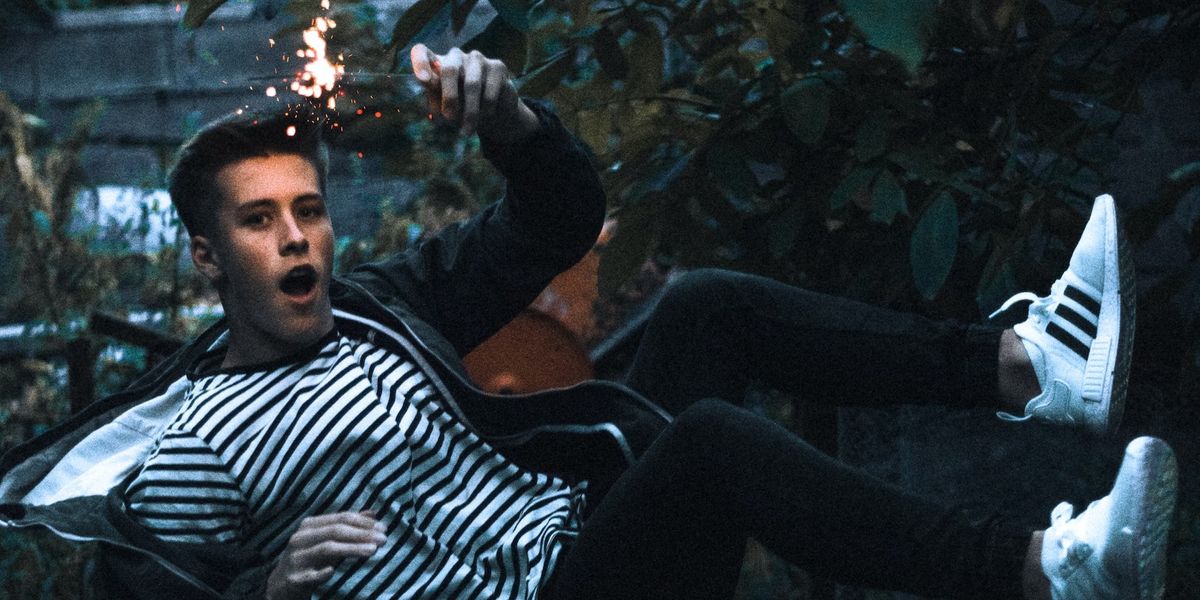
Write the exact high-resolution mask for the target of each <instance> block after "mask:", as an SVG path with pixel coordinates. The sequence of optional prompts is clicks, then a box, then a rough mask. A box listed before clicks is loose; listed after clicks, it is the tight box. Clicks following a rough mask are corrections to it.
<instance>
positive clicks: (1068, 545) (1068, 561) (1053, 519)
mask: <svg viewBox="0 0 1200 600" xmlns="http://www.w3.org/2000/svg"><path fill="white" fill-rule="evenodd" d="M1101 501H1102V500H1097V501H1095V502H1092V503H1091V504H1089V505H1088V507H1087V510H1085V511H1084V512H1083V513H1081V514H1080V515H1079V519H1078V520H1077V521H1076V522H1075V523H1072V522H1071V521H1072V519H1071V517H1072V516H1074V514H1075V507H1074V506H1072V505H1071V504H1070V503H1069V502H1063V503H1060V504H1059V505H1058V506H1056V507H1054V510H1053V511H1051V513H1050V525H1051V528H1052V529H1056V530H1058V539H1056V540H1055V541H1054V543H1055V544H1056V546H1057V553H1056V559H1057V561H1056V562H1057V563H1058V572H1059V575H1060V576H1062V577H1063V578H1064V579H1065V578H1068V577H1070V576H1071V573H1073V572H1075V570H1076V569H1078V568H1079V567H1080V566H1081V565H1083V563H1085V562H1087V559H1088V558H1090V557H1091V556H1092V554H1093V553H1095V551H1096V550H1095V548H1094V547H1092V545H1091V544H1089V543H1087V542H1084V541H1082V540H1080V539H1079V536H1078V533H1077V532H1076V529H1077V526H1078V525H1080V522H1081V521H1083V520H1084V519H1085V517H1086V515H1087V511H1088V510H1092V509H1093V508H1094V507H1096V505H1097V504H1099V503H1100V502H1101ZM1096 510H1103V509H1102V508H1097V509H1096ZM1084 526H1086V525H1084Z"/></svg>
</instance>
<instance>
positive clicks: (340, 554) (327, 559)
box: [291, 540, 379, 570]
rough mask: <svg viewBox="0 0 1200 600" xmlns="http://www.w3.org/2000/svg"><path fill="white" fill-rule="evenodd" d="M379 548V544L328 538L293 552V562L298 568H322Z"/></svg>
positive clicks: (365, 554)
mask: <svg viewBox="0 0 1200 600" xmlns="http://www.w3.org/2000/svg"><path fill="white" fill-rule="evenodd" d="M378 549H379V545H378V544H374V543H368V544H352V543H346V542H335V541H333V540H326V541H324V542H321V543H319V544H317V545H315V546H311V547H309V548H304V549H302V550H299V551H297V552H293V553H292V556H291V561H292V564H293V565H295V568H296V569H297V570H304V569H321V568H324V567H331V566H333V565H336V564H338V563H339V562H341V561H342V560H344V559H347V558H353V557H364V558H365V557H367V556H371V555H372V554H374V553H375V551H376V550H378Z"/></svg>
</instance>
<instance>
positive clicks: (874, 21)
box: [841, 0, 938, 73]
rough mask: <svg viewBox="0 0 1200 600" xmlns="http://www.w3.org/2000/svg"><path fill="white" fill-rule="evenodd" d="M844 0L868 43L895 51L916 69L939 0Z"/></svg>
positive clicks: (895, 54) (904, 62)
mask: <svg viewBox="0 0 1200 600" xmlns="http://www.w3.org/2000/svg"><path fill="white" fill-rule="evenodd" d="M841 2H842V7H843V8H844V9H845V11H846V14H847V15H848V16H849V17H850V20H852V21H854V24H855V25H857V26H858V29H859V30H860V31H862V33H863V35H864V36H865V37H866V39H867V43H869V44H871V45H872V46H875V47H876V48H879V49H880V50H883V51H885V52H889V53H891V54H893V55H894V56H895V57H896V58H899V59H900V62H901V63H902V64H903V65H904V66H905V68H907V69H908V72H909V73H916V71H917V69H918V68H919V67H920V66H921V61H923V60H925V31H926V30H927V28H928V27H929V25H930V24H931V22H932V20H933V15H934V10H935V9H936V8H937V4H938V3H937V0H907V1H905V2H893V1H891V0H841Z"/></svg>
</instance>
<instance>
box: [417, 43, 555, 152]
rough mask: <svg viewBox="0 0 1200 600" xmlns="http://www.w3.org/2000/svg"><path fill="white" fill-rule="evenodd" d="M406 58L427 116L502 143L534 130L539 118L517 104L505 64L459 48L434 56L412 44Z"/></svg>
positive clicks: (522, 104)
mask: <svg viewBox="0 0 1200 600" xmlns="http://www.w3.org/2000/svg"><path fill="white" fill-rule="evenodd" d="M410 56H411V58H412V65H413V74H414V75H415V76H416V78H417V81H418V82H420V84H421V86H422V87H423V88H425V95H426V98H427V99H428V101H429V110H430V116H431V117H432V116H433V115H439V116H441V117H442V118H443V119H445V120H446V121H448V122H449V123H451V124H453V125H455V126H457V127H458V128H459V131H460V132H461V133H462V135H471V134H473V133H476V132H478V133H479V135H480V137H483V138H486V139H489V140H492V141H495V142H498V143H501V144H512V143H515V142H518V141H520V140H521V139H523V138H525V137H527V136H529V135H532V134H533V133H534V132H535V131H537V129H538V119H537V115H535V114H534V112H533V111H532V110H530V109H529V107H528V106H525V103H523V102H521V99H520V97H519V96H518V94H517V88H516V86H514V85H513V82H512V76H511V73H510V72H509V70H508V67H506V66H505V65H504V63H503V62H501V61H499V60H495V59H491V58H488V57H486V56H484V55H483V54H480V53H479V52H478V51H475V50H473V51H471V52H469V53H464V52H463V51H462V50H460V49H459V48H451V49H450V51H449V52H447V53H446V54H435V53H434V52H433V51H432V50H430V49H429V48H428V47H426V46H425V45H424V44H416V45H414V46H413V47H412V50H411V51H410Z"/></svg>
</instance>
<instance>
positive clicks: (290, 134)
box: [286, 125, 296, 137]
mask: <svg viewBox="0 0 1200 600" xmlns="http://www.w3.org/2000/svg"><path fill="white" fill-rule="evenodd" d="M286 133H287V136H288V137H295V136H296V126H295V125H288V127H287V132H286Z"/></svg>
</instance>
